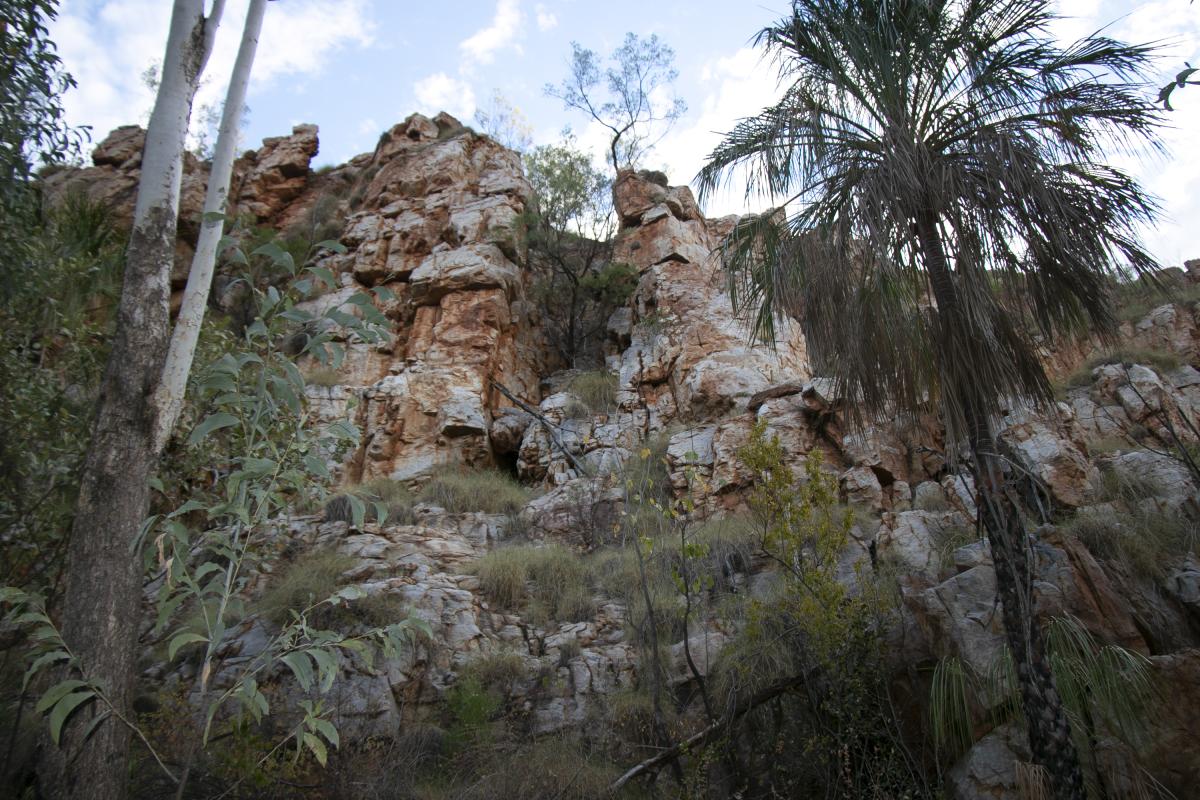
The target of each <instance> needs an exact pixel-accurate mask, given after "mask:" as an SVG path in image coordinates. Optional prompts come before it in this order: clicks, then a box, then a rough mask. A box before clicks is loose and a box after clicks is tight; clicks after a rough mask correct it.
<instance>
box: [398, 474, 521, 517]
mask: <svg viewBox="0 0 1200 800" xmlns="http://www.w3.org/2000/svg"><path fill="white" fill-rule="evenodd" d="M418 499H419V500H420V501H421V502H423V503H429V504H431V505H435V506H439V507H441V508H444V509H446V510H447V511H449V512H451V513H455V514H459V513H464V512H468V511H478V512H482V513H484V514H517V513H518V512H520V510H521V509H522V508H524V506H525V504H526V503H528V502H529V499H530V492H529V490H528V489H526V488H525V487H524V486H522V485H521V484H519V483H517V482H516V480H514V479H513V478H512V477H510V476H509V475H506V474H505V473H503V472H500V471H498V470H490V469H485V470H473V471H468V470H463V469H457V468H454V469H447V470H443V471H441V472H439V473H437V474H436V475H434V477H433V478H432V480H430V481H429V483H427V484H425V486H424V488H422V489H421V493H420V496H419V498H418Z"/></svg>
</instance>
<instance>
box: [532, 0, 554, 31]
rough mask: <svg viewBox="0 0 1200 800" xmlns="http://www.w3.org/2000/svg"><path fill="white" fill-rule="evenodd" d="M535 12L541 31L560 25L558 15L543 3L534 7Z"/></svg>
mask: <svg viewBox="0 0 1200 800" xmlns="http://www.w3.org/2000/svg"><path fill="white" fill-rule="evenodd" d="M534 12H535V13H536V15H537V26H538V30H539V31H543V32H545V31H548V30H550V29H551V28H555V27H558V17H557V16H555V15H554V12H553V11H551V10H550V9H548V8H546V7H545V6H544V5H542V4H541V3H538V4H537V6H536V7H535V8H534Z"/></svg>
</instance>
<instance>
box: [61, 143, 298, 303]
mask: <svg viewBox="0 0 1200 800" xmlns="http://www.w3.org/2000/svg"><path fill="white" fill-rule="evenodd" d="M145 143H146V131H145V130H144V129H142V128H140V127H138V126H136V125H126V126H124V127H121V128H117V129H116V130H114V131H113V132H112V133H110V134H109V135H108V136H106V137H105V138H104V140H103V141H101V142H100V144H98V145H97V146H96V149H95V150H93V151H92V164H93V166H91V167H87V168H85V169H82V170H69V169H68V170H60V171H58V172H55V173H52V174H50V175H49V176H47V177H46V178H45V179H44V181H43V186H44V187H45V191H46V195H47V199H48V200H49V202H51V203H55V202H58V201H59V200H60V199H61V198H63V197H65V196H66V195H67V194H69V193H71V192H83V193H85V194H87V196H88V197H89V198H90V199H91V200H93V201H95V202H99V203H103V204H104V205H107V206H108V207H109V208H110V209H111V210H112V211H113V213H114V215H115V217H116V218H117V219H118V220H120V221H122V222H124V223H126V224H129V223H130V222H132V220H133V206H134V202H135V200H136V199H137V185H138V180H139V179H140V178H141V167H142V148H143V147H144V146H145ZM317 149H318V141H317V126H315V125H298V126H296V127H295V128H294V129H293V130H292V134H291V136H277V137H273V138H270V139H266V140H264V141H263V146H262V147H261V148H260V149H259V150H258V151H254V150H251V151H249V152H247V153H246V154H245V155H243V156H242V157H241V158H239V159H238V160H237V162H236V163H235V164H234V169H233V176H232V181H231V190H230V194H229V196H230V213H231V214H232V215H237V214H239V213H249V214H251V215H253V217H254V218H255V220H256V221H259V222H265V221H268V220H270V219H272V218H274V217H275V216H276V215H277V214H278V213H279V212H280V211H281V210H283V209H284V208H286V207H287V205H288V204H289V203H291V202H292V201H293V200H294V199H296V198H297V197H298V196H299V195H300V194H301V192H303V191H304V189H305V188H306V187H307V186H308V184H309V180H310V177H311V172H310V170H309V163H310V162H311V160H312V158H313V156H315V155H316V154H317ZM208 171H209V164H208V162H207V161H201V160H200V159H198V158H197V157H196V156H195V155H194V154H192V153H185V154H184V158H183V179H182V183H181V186H180V193H179V232H178V240H177V243H176V256H175V265H174V268H173V270H172V273H171V283H172V287H173V288H175V289H182V288H183V285H184V284H185V283H186V282H187V273H188V270H189V269H190V268H191V261H192V254H193V253H194V251H195V242H196V237H197V236H198V235H199V233H200V222H201V216H202V212H203V210H204V195H205V191H206V187H207V185H208Z"/></svg>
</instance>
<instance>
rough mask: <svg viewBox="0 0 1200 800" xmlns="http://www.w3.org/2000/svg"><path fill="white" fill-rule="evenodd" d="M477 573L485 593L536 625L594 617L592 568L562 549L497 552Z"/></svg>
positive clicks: (524, 548) (505, 549)
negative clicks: (523, 612)
mask: <svg viewBox="0 0 1200 800" xmlns="http://www.w3.org/2000/svg"><path fill="white" fill-rule="evenodd" d="M475 574H476V575H477V576H478V577H479V583H480V586H481V588H482V589H483V592H484V594H486V595H487V596H488V597H489V598H491V599H492V600H493V601H494V602H496V603H497V604H499V605H500V606H502V607H505V608H512V609H523V610H524V611H525V613H526V615H527V616H529V617H530V619H531V620H532V621H535V622H548V621H550V620H557V621H560V622H578V621H580V620H585V619H590V618H591V617H592V614H593V613H595V602H594V600H593V599H592V591H591V581H590V579H589V575H588V571H587V568H586V567H585V566H584V564H583V562H582V561H581V560H580V559H579V557H578V556H577V555H576V554H575V553H573V552H572V551H571V550H568V549H567V548H565V547H561V546H559V545H550V546H547V547H533V546H522V547H502V548H499V549H498V550H493V551H492V552H490V553H488V554H487V555H486V556H484V557H483V558H481V559H480V560H479V562H478V563H477V564H476V566H475Z"/></svg>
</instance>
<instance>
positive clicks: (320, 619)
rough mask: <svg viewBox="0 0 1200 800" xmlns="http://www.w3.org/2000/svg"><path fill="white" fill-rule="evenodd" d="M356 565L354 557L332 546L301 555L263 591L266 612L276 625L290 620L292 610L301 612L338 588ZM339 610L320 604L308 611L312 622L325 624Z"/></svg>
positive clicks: (264, 614)
mask: <svg viewBox="0 0 1200 800" xmlns="http://www.w3.org/2000/svg"><path fill="white" fill-rule="evenodd" d="M353 566H354V559H353V558H351V557H350V556H346V555H342V554H341V553H338V552H336V551H333V550H321V551H317V552H312V553H306V554H305V555H302V556H300V557H299V558H297V559H296V560H295V561H293V562H292V563H291V564H289V565H288V566H287V568H286V569H285V570H284V572H283V574H282V575H280V576H279V577H278V578H277V579H275V580H274V581H272V583H271V586H270V588H268V589H267V591H266V592H264V593H263V596H262V598H261V599H260V600H259V607H260V609H261V612H262V614H263V616H265V617H266V618H267V619H269V620H271V621H272V622H274V623H275V624H277V625H284V624H286V623H288V622H290V621H291V619H292V612H293V611H295V612H297V613H299V612H301V611H303V610H304V609H306V608H309V607H310V606H312V605H314V604H315V603H319V602H321V601H322V600H325V599H327V598H328V597H330V596H331V595H332V594H333V593H334V592H336V591H337V590H338V589H339V588H340V587H341V585H342V583H343V577H342V576H343V573H345V572H346V570H348V569H350V568H351V567H353ZM339 610H340V609H339V608H337V607H334V606H321V607H320V608H318V609H314V611H313V612H312V613H311V614H310V615H309V622H310V624H313V625H316V626H317V627H323V626H325V625H327V624H330V623H332V622H334V621H335V619H334V617H336V616H338V614H337V612H338V611H339Z"/></svg>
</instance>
